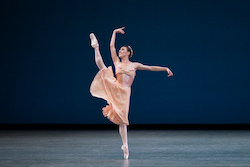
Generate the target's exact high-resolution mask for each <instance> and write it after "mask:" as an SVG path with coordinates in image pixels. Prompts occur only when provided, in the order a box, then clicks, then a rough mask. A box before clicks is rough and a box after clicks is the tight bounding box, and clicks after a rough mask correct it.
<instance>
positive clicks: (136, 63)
mask: <svg viewBox="0 0 250 167" xmlns="http://www.w3.org/2000/svg"><path fill="white" fill-rule="evenodd" d="M132 63H133V66H134V68H135V69H138V68H139V67H140V66H142V65H143V64H141V63H139V62H132Z"/></svg>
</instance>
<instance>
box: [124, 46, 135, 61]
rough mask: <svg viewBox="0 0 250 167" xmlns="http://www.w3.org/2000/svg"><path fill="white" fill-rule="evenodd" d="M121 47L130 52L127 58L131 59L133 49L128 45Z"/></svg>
mask: <svg viewBox="0 0 250 167" xmlns="http://www.w3.org/2000/svg"><path fill="white" fill-rule="evenodd" d="M123 47H126V48H127V50H128V51H129V52H130V54H129V58H131V57H132V56H133V49H132V48H131V47H130V46H129V45H124V46H123Z"/></svg>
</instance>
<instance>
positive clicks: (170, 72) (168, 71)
mask: <svg viewBox="0 0 250 167" xmlns="http://www.w3.org/2000/svg"><path fill="white" fill-rule="evenodd" d="M166 71H167V73H168V77H171V76H173V75H174V74H173V73H172V71H171V70H170V69H169V68H167V69H166Z"/></svg>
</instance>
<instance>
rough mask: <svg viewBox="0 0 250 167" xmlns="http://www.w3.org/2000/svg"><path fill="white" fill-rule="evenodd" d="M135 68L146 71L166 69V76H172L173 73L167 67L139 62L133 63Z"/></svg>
mask: <svg viewBox="0 0 250 167" xmlns="http://www.w3.org/2000/svg"><path fill="white" fill-rule="evenodd" d="M135 65H136V69H137V70H148V71H166V72H167V73H168V77H170V76H173V75H174V74H173V73H172V71H171V70H170V69H169V68H168V67H160V66H148V65H144V64H141V63H135Z"/></svg>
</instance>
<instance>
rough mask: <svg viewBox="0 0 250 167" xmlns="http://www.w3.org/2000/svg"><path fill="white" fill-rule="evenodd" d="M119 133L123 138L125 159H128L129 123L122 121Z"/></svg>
mask: <svg viewBox="0 0 250 167" xmlns="http://www.w3.org/2000/svg"><path fill="white" fill-rule="evenodd" d="M119 133H120V135H121V138H122V143H123V145H122V150H123V152H124V159H128V156H129V150H128V138H127V125H126V124H124V123H120V125H119Z"/></svg>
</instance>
